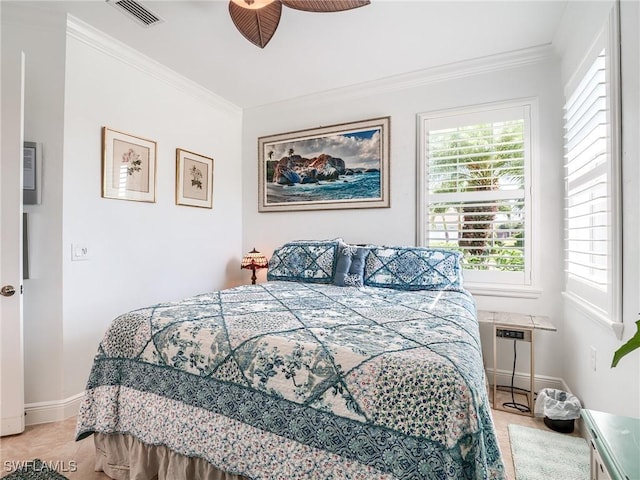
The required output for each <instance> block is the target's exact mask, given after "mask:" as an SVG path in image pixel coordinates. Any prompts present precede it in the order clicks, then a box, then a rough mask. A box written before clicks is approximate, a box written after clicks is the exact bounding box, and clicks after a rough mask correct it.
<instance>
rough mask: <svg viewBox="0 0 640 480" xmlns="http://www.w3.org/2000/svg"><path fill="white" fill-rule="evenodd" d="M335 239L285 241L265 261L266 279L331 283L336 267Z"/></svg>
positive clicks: (336, 248) (336, 244) (336, 242)
mask: <svg viewBox="0 0 640 480" xmlns="http://www.w3.org/2000/svg"><path fill="white" fill-rule="evenodd" d="M338 243H339V239H336V240H331V241H313V240H309V241H306V240H298V241H295V242H289V243H285V244H284V245H283V246H282V247H280V248H277V249H276V250H275V251H274V252H273V256H272V257H271V259H270V260H269V269H268V270H267V280H286V281H290V282H310V283H331V282H332V281H333V275H334V272H335V266H336V256H337V252H338Z"/></svg>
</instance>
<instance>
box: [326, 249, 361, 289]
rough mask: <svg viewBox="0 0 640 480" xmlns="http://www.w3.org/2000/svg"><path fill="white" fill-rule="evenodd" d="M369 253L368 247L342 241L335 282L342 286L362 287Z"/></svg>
mask: <svg viewBox="0 0 640 480" xmlns="http://www.w3.org/2000/svg"><path fill="white" fill-rule="evenodd" d="M368 253H369V249H368V248H366V247H359V246H357V245H348V244H346V243H340V245H339V246H338V261H337V262H336V274H335V276H334V277H333V284H334V285H338V286H340V287H362V286H363V285H364V261H365V259H366V257H367V254H368Z"/></svg>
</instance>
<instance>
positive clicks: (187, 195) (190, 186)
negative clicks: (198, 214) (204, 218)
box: [176, 148, 214, 208]
mask: <svg viewBox="0 0 640 480" xmlns="http://www.w3.org/2000/svg"><path fill="white" fill-rule="evenodd" d="M213 163H214V162H213V158H211V157H205V156H204V155H200V154H198V153H194V152H190V151H188V150H183V149H181V148H176V205H187V206H190V207H201V208H213Z"/></svg>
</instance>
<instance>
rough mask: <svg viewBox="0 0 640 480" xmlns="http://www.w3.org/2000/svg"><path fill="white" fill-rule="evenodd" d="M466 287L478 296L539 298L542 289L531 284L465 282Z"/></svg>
mask: <svg viewBox="0 0 640 480" xmlns="http://www.w3.org/2000/svg"><path fill="white" fill-rule="evenodd" d="M463 286H464V288H465V289H467V290H468V291H470V292H471V293H472V294H473V295H476V296H486V297H510V298H539V297H540V295H542V290H540V289H539V288H534V287H532V286H530V285H499V284H491V285H487V284H481V283H473V282H465V283H464V284H463Z"/></svg>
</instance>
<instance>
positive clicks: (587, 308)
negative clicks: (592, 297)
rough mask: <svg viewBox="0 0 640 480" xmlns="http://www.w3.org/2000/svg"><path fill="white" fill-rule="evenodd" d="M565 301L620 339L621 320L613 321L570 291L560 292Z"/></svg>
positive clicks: (622, 326)
mask: <svg viewBox="0 0 640 480" xmlns="http://www.w3.org/2000/svg"><path fill="white" fill-rule="evenodd" d="M562 297H563V298H564V299H565V301H566V302H567V303H568V304H570V305H571V307H573V308H575V309H576V310H577V311H579V312H580V313H581V314H582V315H584V316H585V317H587V318H588V319H590V320H591V321H593V322H595V323H597V324H598V325H600V326H601V327H604V328H606V329H608V330H611V331H612V332H613V334H614V335H615V336H616V338H617V339H618V340H622V330H623V328H624V325H623V324H622V323H621V322H614V321H612V320H611V319H609V318H608V317H607V316H606V315H605V314H603V313H602V312H601V311H600V310H599V309H597V308H595V307H594V306H592V305H591V304H590V303H589V302H587V301H586V300H584V299H583V298H580V297H578V296H576V295H574V294H572V293H570V292H562Z"/></svg>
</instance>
